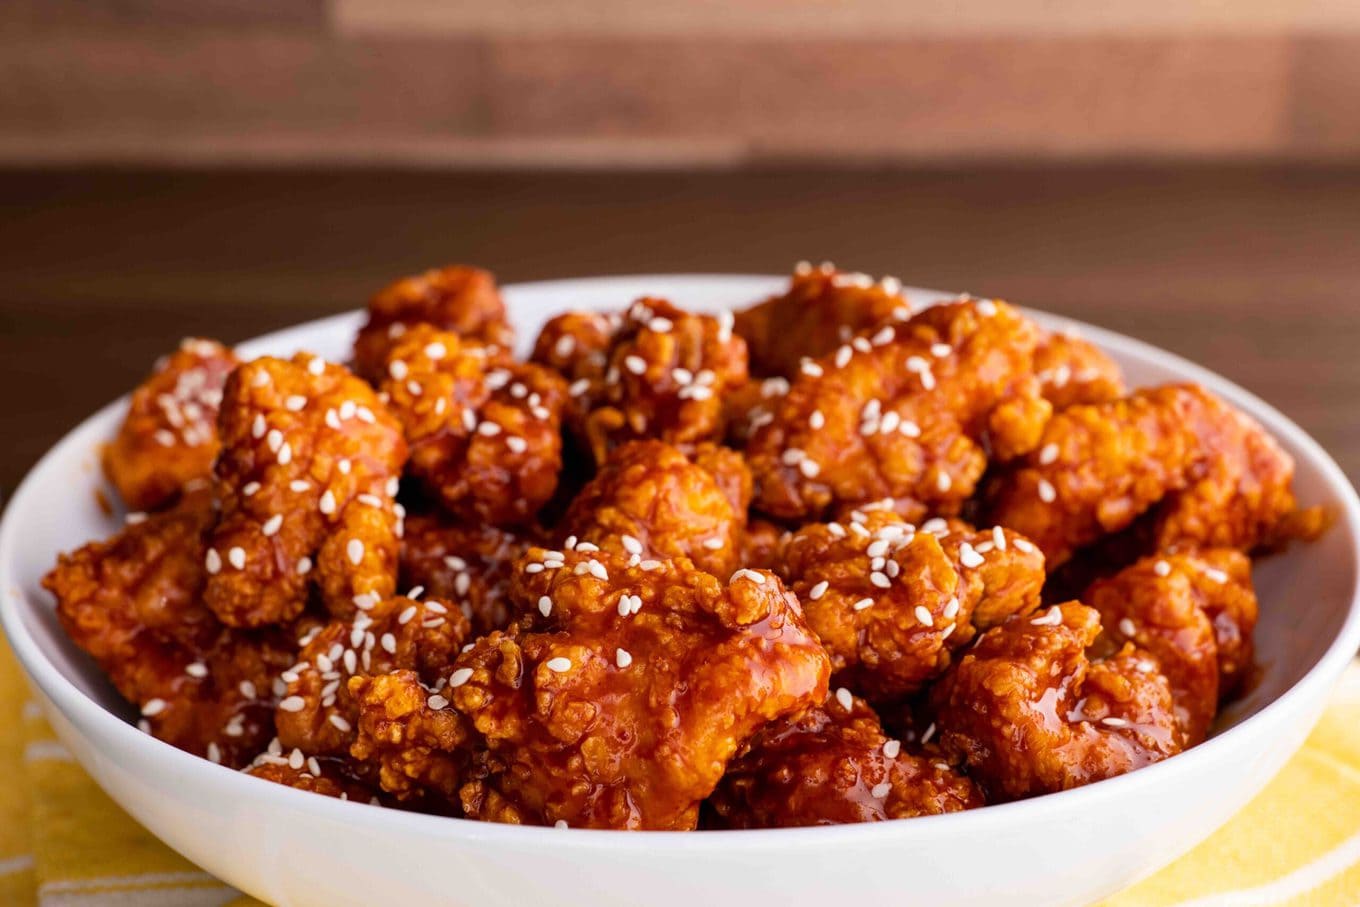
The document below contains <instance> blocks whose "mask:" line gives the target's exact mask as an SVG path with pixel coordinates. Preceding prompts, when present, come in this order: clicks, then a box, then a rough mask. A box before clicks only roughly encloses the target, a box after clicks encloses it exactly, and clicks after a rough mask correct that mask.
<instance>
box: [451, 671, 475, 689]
mask: <svg viewBox="0 0 1360 907" xmlns="http://www.w3.org/2000/svg"><path fill="white" fill-rule="evenodd" d="M471 679H472V668H459V669H458V670H456V671H454V672H453V673H452V674H450V675H449V688H450V689H455V688H457V687H461V686H462V685H463V684H465V683H467V682H468V681H469V680H471Z"/></svg>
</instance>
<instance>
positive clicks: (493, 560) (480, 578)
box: [400, 515, 528, 636]
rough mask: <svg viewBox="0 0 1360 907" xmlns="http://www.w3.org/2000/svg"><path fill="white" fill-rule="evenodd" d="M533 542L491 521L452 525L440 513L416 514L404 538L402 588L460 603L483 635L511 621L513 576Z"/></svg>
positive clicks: (474, 630) (408, 522)
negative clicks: (500, 527)
mask: <svg viewBox="0 0 1360 907" xmlns="http://www.w3.org/2000/svg"><path fill="white" fill-rule="evenodd" d="M527 544H528V543H527V542H526V540H525V539H523V538H521V537H520V536H518V535H516V534H514V533H512V532H509V531H507V530H504V529H498V528H496V527H495V526H488V525H487V524H485V523H460V522H449V521H447V520H445V519H443V518H441V517H438V516H434V515H427V516H411V517H409V518H407V520H406V531H405V532H403V533H402V538H401V571H400V576H401V584H402V588H407V589H409V588H413V587H420V588H422V589H423V590H424V591H425V594H426V595H429V596H433V597H434V598H438V599H443V600H446V601H451V602H457V603H458V606H459V607H460V608H461V609H462V612H463V614H464V615H466V616H467V618H468V619H469V620H470V621H471V622H472V635H473V636H483V635H485V634H487V633H490V632H491V631H492V630H500V629H503V628H504V627H505V626H506V624H508V623H509V622H510V604H509V602H508V601H507V599H506V595H507V593H508V587H509V584H510V572H511V567H512V566H513V564H514V562H515V560H516V559H518V558H519V556H520V555H522V554H523V553H524V549H525V547H526V545H527Z"/></svg>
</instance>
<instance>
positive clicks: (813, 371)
mask: <svg viewBox="0 0 1360 907" xmlns="http://www.w3.org/2000/svg"><path fill="white" fill-rule="evenodd" d="M799 370H800V371H801V372H802V373H803V374H804V375H808V376H809V377H812V378H820V377H821V376H822V367H821V366H820V365H818V364H817V363H815V362H813V361H812V360H811V359H804V360H803V363H802V365H800V366H799Z"/></svg>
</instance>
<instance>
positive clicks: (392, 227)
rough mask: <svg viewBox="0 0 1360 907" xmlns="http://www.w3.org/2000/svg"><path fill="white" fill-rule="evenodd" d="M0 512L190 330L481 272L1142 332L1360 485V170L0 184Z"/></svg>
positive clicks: (302, 315)
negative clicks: (1312, 439) (729, 283)
mask: <svg viewBox="0 0 1360 907" xmlns="http://www.w3.org/2000/svg"><path fill="white" fill-rule="evenodd" d="M0 197H3V198H5V199H6V202H7V208H6V217H5V218H0V273H3V274H4V275H5V279H4V280H3V281H0V386H3V387H5V388H6V389H7V393H6V401H5V407H4V412H5V417H4V424H5V427H6V429H7V431H6V443H5V444H4V445H3V446H0V492H3V493H6V494H7V493H8V491H10V490H12V488H13V486H14V484H15V483H16V482H17V480H18V479H19V477H20V476H21V474H22V473H23V472H24V471H25V470H26V469H27V468H28V466H29V465H30V464H31V463H32V462H33V461H34V460H35V459H36V458H37V457H38V456H39V455H40V454H41V453H42V451H44V450H45V449H46V448H47V447H48V446H50V445H51V444H52V443H53V442H54V441H55V440H57V439H58V438H59V437H60V436H61V435H62V434H63V433H64V432H65V431H67V430H68V429H69V428H70V427H72V426H73V425H74V424H75V423H76V422H77V421H79V420H80V419H81V418H83V417H84V416H85V415H87V414H88V413H90V412H91V411H93V410H94V409H95V408H96V407H97V406H99V405H100V404H102V403H104V402H106V401H107V400H109V399H111V398H112V397H114V396H115V395H117V394H118V393H121V392H122V390H123V389H125V388H127V387H129V386H131V385H132V384H133V383H135V382H136V381H137V380H138V379H139V377H140V376H141V374H142V373H143V372H144V371H145V369H146V368H147V366H148V365H149V363H150V362H151V361H152V359H153V358H154V357H155V356H156V355H158V354H159V353H161V352H163V351H164V350H165V349H167V348H169V347H170V346H171V345H172V344H174V343H175V342H176V341H177V340H178V339H179V338H180V337H182V336H184V335H187V334H210V335H217V336H220V337H222V338H223V339H225V340H228V341H237V340H241V339H244V338H246V337H249V336H252V335H255V334H258V333H261V332H263V331H266V330H270V329H273V328H277V327H282V326H285V325H288V324H292V323H295V322H298V321H303V320H307V319H310V318H316V317H320V316H322V315H326V314H330V313H333V312H336V311H340V310H343V309H348V308H352V307H355V306H358V305H360V304H362V302H363V300H364V299H365V298H366V296H367V295H368V294H369V293H370V292H371V291H372V290H374V289H375V288H376V287H378V286H379V285H381V284H382V283H384V282H386V281H387V280H389V279H391V278H393V277H395V276H398V275H401V274H405V273H410V272H413V271H416V270H418V269H421V268H424V267H426V266H429V265H434V264H439V263H444V262H451V261H470V262H476V263H480V264H484V265H486V266H488V267H491V268H493V269H494V270H496V271H497V272H498V273H499V274H500V275H501V277H502V279H503V280H505V281H513V280H527V279H539V278H550V277H563V276H574V275H588V274H604V273H628V272H634V273H637V272H653V273H655V272H665V271H718V272H723V271H730V272H780V271H783V270H785V269H787V268H788V267H789V266H790V264H791V263H792V262H793V261H795V260H797V259H799V258H807V257H812V258H818V259H820V258H830V259H833V260H835V261H837V262H839V263H842V264H844V265H845V266H848V267H852V268H859V269H863V270H866V271H869V272H872V273H878V274H882V273H894V274H897V275H899V276H901V277H902V278H903V279H905V280H907V281H908V282H911V283H915V284H918V285H923V286H934V287H940V288H945V289H957V290H970V291H972V292H975V293H985V294H990V295H998V296H1004V297H1006V298H1010V299H1013V300H1015V301H1017V302H1021V303H1024V304H1028V305H1033V306H1035V307H1038V308H1044V309H1049V310H1051V311H1055V312H1059V313H1062V314H1066V315H1071V316H1074V317H1077V318H1081V319H1084V320H1087V321H1090V322H1093V323H1096V324H1100V325H1103V326H1106V327H1110V328H1113V329H1115V330H1119V331H1123V332H1125V333H1128V334H1132V335H1134V336H1136V337H1140V338H1142V339H1145V340H1147V341H1149V342H1152V343H1155V344H1157V345H1160V346H1163V347H1166V348H1169V349H1171V350H1173V351H1175V352H1177V353H1180V354H1182V355H1185V356H1188V357H1190V358H1191V359H1194V360H1196V361H1198V362H1200V363H1202V364H1204V365H1206V366H1207V367H1209V368H1211V369H1214V370H1216V371H1219V372H1221V373H1222V374H1224V375H1226V376H1228V377H1229V378H1231V379H1232V380H1235V381H1238V382H1239V383H1241V384H1243V385H1245V386H1246V387H1247V388H1248V389H1250V390H1252V391H1254V392H1256V393H1257V394H1259V395H1261V396H1262V397H1264V398H1265V399H1266V400H1268V401H1270V402H1271V403H1273V404H1275V405H1276V406H1278V407H1279V408H1281V409H1282V410H1283V411H1284V412H1286V413H1287V414H1289V415H1290V416H1291V417H1293V418H1294V419H1296V420H1297V421H1298V422H1299V423H1300V424H1302V425H1303V426H1304V427H1305V428H1306V429H1307V430H1309V431H1310V432H1312V433H1313V434H1314V435H1315V436H1316V437H1317V438H1318V439H1319V440H1320V441H1322V443H1323V444H1324V445H1325V446H1327V447H1328V448H1329V449H1330V450H1331V451H1332V453H1333V454H1334V455H1335V456H1336V457H1337V458H1338V460H1339V461H1340V462H1341V463H1342V465H1343V467H1344V468H1345V469H1346V470H1347V472H1348V473H1349V474H1350V476H1351V477H1352V478H1353V479H1354V478H1357V477H1360V418H1357V417H1356V401H1357V400H1358V399H1360V356H1357V355H1356V350H1358V349H1360V302H1357V299H1356V290H1355V288H1356V287H1357V286H1358V285H1360V256H1357V255H1356V252H1355V240H1354V237H1355V236H1356V235H1360V171H1356V170H1348V169H1319V168H1281V167H1261V166H1253V167H1212V168H1209V167H1196V168H1185V167H1181V168H1161V169H1148V168H1130V167H1120V168H1108V167H1102V168H1056V169H1055V168H1025V169H1005V168H967V169H959V168H953V169H939V170H927V171H865V172H834V171H809V170H778V171H760V172H753V173H745V174H720V173H697V174H696V173H689V174H685V173H632V174H628V173H613V174H594V175H591V174H575V175H573V174H556V175H551V174H547V175H545V174H528V173H518V174H516V173H500V174H482V175H455V174H437V173H425V174H421V173H392V172H360V173H355V172H348V173H307V174H303V173H215V174H208V173H195V172H182V171H178V172H103V173H86V172H65V173H51V172H39V173H25V172H11V173H8V174H0Z"/></svg>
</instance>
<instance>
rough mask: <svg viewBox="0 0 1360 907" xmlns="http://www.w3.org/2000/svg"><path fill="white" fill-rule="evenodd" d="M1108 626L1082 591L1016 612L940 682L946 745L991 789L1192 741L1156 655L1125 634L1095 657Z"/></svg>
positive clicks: (1002, 794)
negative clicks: (1072, 598) (1036, 609)
mask: <svg viewBox="0 0 1360 907" xmlns="http://www.w3.org/2000/svg"><path fill="white" fill-rule="evenodd" d="M1099 635H1100V615H1099V613H1098V612H1096V611H1095V610H1094V609H1092V608H1088V607H1086V606H1085V605H1082V604H1081V603H1079V602H1068V603H1067V604H1064V605H1054V606H1053V607H1051V608H1049V609H1048V610H1047V611H1045V612H1044V613H1043V614H1041V615H1039V616H1036V617H1022V616H1018V615H1017V616H1015V617H1012V618H1010V619H1008V620H1007V621H1006V622H1005V623H1003V624H1001V625H1000V626H997V627H993V628H992V629H990V630H988V631H987V632H985V633H983V634H982V635H981V636H980V637H979V638H978V641H977V644H976V645H974V646H973V647H972V648H971V649H969V650H968V651H967V652H966V653H964V654H963V655H962V657H960V658H959V660H958V662H957V663H956V664H955V665H954V666H953V667H951V668H950V669H949V670H948V671H947V672H945V674H944V676H943V677H941V678H940V680H939V681H938V682H937V683H936V684H935V685H934V686H933V687H932V688H931V701H932V705H933V707H934V710H935V715H936V722H937V724H938V727H939V740H940V746H941V747H942V748H943V749H944V751H945V752H946V753H949V754H950V755H951V756H953V757H954V758H957V759H961V760H962V762H963V764H964V767H965V769H966V770H967V772H968V774H969V776H970V777H972V778H973V780H974V781H977V782H978V783H979V784H981V785H982V787H983V789H984V790H985V791H986V794H987V799H988V801H995V800H1014V799H1020V798H1022V797H1029V796H1033V795H1035V794H1042V793H1049V792H1052V791H1059V790H1066V789H1068V788H1072V787H1079V786H1081V785H1083V784H1090V783H1091V782H1093V781H1100V780H1102V779H1105V778H1110V777H1113V776H1115V775H1122V774H1124V773H1125V772H1130V771H1133V770H1134V769H1136V768H1141V767H1142V766H1144V765H1148V764H1150V763H1152V762H1158V761H1160V760H1162V759H1165V758H1167V757H1168V756H1173V755H1175V754H1176V753H1178V752H1180V751H1181V749H1182V748H1183V747H1184V741H1183V740H1182V738H1181V735H1180V730H1179V727H1178V725H1177V722H1176V715H1175V706H1174V703H1173V700H1172V694H1171V687H1170V684H1169V683H1168V682H1167V679H1166V678H1165V677H1164V676H1163V675H1162V674H1161V673H1160V672H1159V671H1158V670H1157V661H1156V659H1155V658H1153V657H1152V656H1151V655H1150V654H1149V653H1147V652H1145V651H1142V650H1140V649H1137V648H1135V647H1134V646H1133V645H1132V644H1127V645H1125V646H1124V647H1123V648H1121V649H1120V650H1119V651H1117V652H1115V653H1114V654H1112V655H1111V656H1109V657H1108V658H1105V659H1103V660H1093V659H1092V658H1090V657H1089V656H1088V649H1090V647H1091V646H1092V644H1093V643H1095V641H1096V638H1097V637H1098V636H1099Z"/></svg>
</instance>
